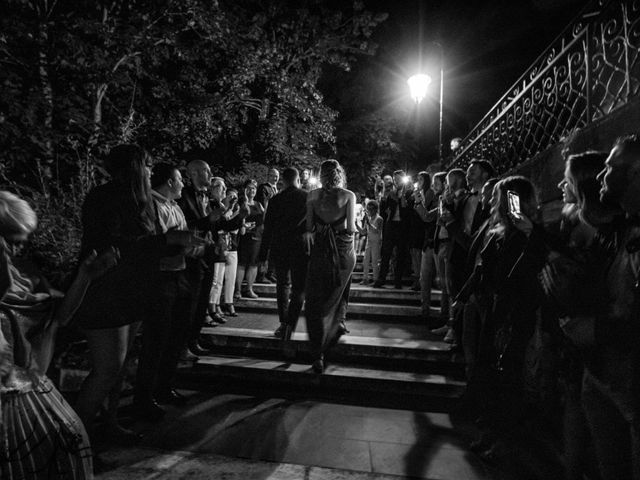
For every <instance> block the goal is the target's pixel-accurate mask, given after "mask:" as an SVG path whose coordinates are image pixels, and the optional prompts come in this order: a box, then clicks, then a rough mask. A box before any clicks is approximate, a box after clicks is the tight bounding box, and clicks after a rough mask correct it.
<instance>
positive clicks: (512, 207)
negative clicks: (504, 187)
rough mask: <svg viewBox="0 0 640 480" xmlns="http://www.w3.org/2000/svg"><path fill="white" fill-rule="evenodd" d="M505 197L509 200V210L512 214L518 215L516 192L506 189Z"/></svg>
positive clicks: (518, 200)
mask: <svg viewBox="0 0 640 480" xmlns="http://www.w3.org/2000/svg"><path fill="white" fill-rule="evenodd" d="M507 198H508V201H509V212H510V213H512V214H514V215H520V197H519V196H518V194H517V193H516V192H513V191H511V190H509V191H507Z"/></svg>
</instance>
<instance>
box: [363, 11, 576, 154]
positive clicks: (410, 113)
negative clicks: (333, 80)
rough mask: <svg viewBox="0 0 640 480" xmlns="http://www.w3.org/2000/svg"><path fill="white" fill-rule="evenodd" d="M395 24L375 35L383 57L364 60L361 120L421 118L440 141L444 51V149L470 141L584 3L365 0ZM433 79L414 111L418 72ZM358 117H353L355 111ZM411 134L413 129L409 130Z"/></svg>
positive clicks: (429, 135)
mask: <svg viewBox="0 0 640 480" xmlns="http://www.w3.org/2000/svg"><path fill="white" fill-rule="evenodd" d="M364 2H365V5H366V7H367V9H369V10H372V11H375V12H387V13H388V14H389V18H388V19H387V20H386V21H385V22H384V23H382V24H381V25H380V26H379V27H378V28H377V30H376V32H375V33H374V40H375V41H376V42H377V43H378V45H379V47H378V52H377V54H376V55H375V57H373V58H368V59H365V60H363V61H360V62H359V64H358V65H357V66H356V68H355V69H354V72H353V77H352V78H355V79H357V80H356V82H363V83H364V84H366V86H363V89H364V90H365V91H369V92H370V93H369V94H368V96H369V98H368V99H367V100H368V101H367V102H362V110H361V111H360V112H359V114H362V115H365V114H366V113H368V112H371V111H372V110H376V109H380V110H385V111H387V112H394V114H395V115H396V116H398V118H402V117H403V116H404V117H405V121H406V122H407V123H415V121H416V115H418V114H419V119H420V124H421V126H422V128H423V131H424V133H423V134H422V135H423V136H426V137H427V142H429V143H432V144H434V143H437V119H438V112H437V110H438V104H437V101H438V87H439V83H438V80H439V51H438V49H437V47H436V46H434V45H433V44H432V43H431V42H432V41H438V42H439V43H440V44H441V45H442V46H443V50H444V67H445V78H444V117H445V120H444V124H445V132H444V142H443V143H444V144H445V145H446V144H448V141H449V139H450V138H452V137H454V136H462V137H464V136H465V135H466V134H467V133H468V132H469V130H470V129H471V128H472V127H473V126H474V125H475V124H476V123H477V122H478V121H479V120H480V119H481V118H482V117H483V116H484V115H485V114H486V113H487V112H488V110H489V109H490V108H491V107H492V106H493V105H494V104H495V103H496V102H497V101H498V100H499V98H500V97H501V96H502V95H503V94H504V93H505V92H506V91H507V89H508V88H509V87H510V86H511V85H512V84H513V83H514V82H515V81H516V80H517V79H518V78H519V77H520V75H522V74H523V73H524V72H525V70H526V69H527V68H528V67H529V66H530V65H531V64H532V63H533V61H534V60H535V59H536V58H537V57H538V56H539V55H540V54H541V53H542V52H543V51H544V50H545V49H546V47H547V46H548V45H549V44H550V43H551V42H552V41H553V40H554V39H555V38H556V37H557V36H558V34H560V33H561V32H562V31H563V30H564V28H565V27H566V26H567V25H569V23H570V22H571V21H572V20H573V19H574V18H575V17H576V16H577V14H578V13H579V12H580V11H581V9H582V8H583V6H584V5H585V4H586V3H587V2H586V1H585V0H495V1H464V0H430V1H429V0H395V1H389V0H364ZM420 58H422V63H423V68H422V70H423V71H424V72H425V73H428V74H430V75H431V76H432V77H433V79H434V81H433V83H432V84H431V87H430V94H429V95H430V97H428V98H427V99H426V100H425V101H424V102H423V105H421V106H420V107H419V110H417V109H416V107H415V105H414V104H413V102H412V101H411V100H410V99H409V96H408V87H407V84H406V79H407V78H408V77H409V76H411V75H412V74H413V73H417V72H418V70H419V69H420V67H419V64H420ZM351 113H355V112H351ZM407 128H409V126H407Z"/></svg>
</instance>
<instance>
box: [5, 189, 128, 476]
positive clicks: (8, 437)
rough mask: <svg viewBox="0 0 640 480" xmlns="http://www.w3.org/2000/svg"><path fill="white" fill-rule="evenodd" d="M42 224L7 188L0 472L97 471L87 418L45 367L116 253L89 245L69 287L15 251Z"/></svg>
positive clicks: (84, 473) (77, 473)
mask: <svg viewBox="0 0 640 480" xmlns="http://www.w3.org/2000/svg"><path fill="white" fill-rule="evenodd" d="M35 228H36V214H35V212H34V211H33V210H32V209H31V207H30V206H29V205H28V204H27V202H25V201H24V200H22V199H20V198H18V197H16V196H15V195H13V194H11V193H8V192H3V191H0V408H1V416H0V478H6V479H11V480H27V479H34V480H35V479H39V478H64V479H69V480H76V479H78V480H79V479H88V478H93V471H92V461H91V448H90V446H89V439H88V437H87V434H86V433H85V430H84V427H83V425H82V422H81V421H80V419H79V418H78V416H77V415H76V413H75V412H74V411H73V410H72V409H71V407H70V406H69V404H68V403H67V402H66V401H65V400H64V398H63V397H62V395H60V393H59V392H58V390H56V388H55V387H54V386H53V384H52V383H51V381H50V380H49V379H48V378H47V377H46V375H45V372H46V371H47V369H48V368H49V363H50V362H51V356H52V353H53V343H54V336H55V333H56V331H57V328H58V326H59V325H64V324H66V323H67V322H68V321H69V320H70V319H71V317H72V316H73V314H74V313H75V311H76V309H77V308H78V306H79V305H80V302H81V301H82V298H83V296H84V295H85V293H86V291H87V288H88V286H89V284H90V283H91V281H92V280H93V279H95V278H97V277H98V276H100V275H101V274H102V273H104V272H105V271H106V270H107V269H108V268H110V267H111V266H113V265H115V263H116V262H117V254H116V252H115V250H109V251H107V252H105V254H103V255H101V256H100V257H99V258H96V254H95V252H92V253H90V254H89V255H88V256H87V259H86V260H85V261H84V262H83V263H82V264H81V265H80V268H79V269H78V274H77V276H76V278H75V279H74V281H73V283H72V284H71V286H70V288H69V289H68V291H67V293H66V294H65V295H63V294H62V292H58V291H56V290H54V289H53V288H51V286H50V285H49V284H48V282H47V281H46V279H44V278H43V277H42V276H41V275H40V274H39V273H38V272H37V271H35V270H34V269H33V268H25V266H24V265H21V264H20V262H19V261H18V260H16V259H14V258H13V256H12V254H11V252H12V249H13V248H12V246H13V245H14V244H16V243H20V242H23V241H25V240H26V239H27V237H28V235H29V234H30V233H31V232H32V231H33V230H35Z"/></svg>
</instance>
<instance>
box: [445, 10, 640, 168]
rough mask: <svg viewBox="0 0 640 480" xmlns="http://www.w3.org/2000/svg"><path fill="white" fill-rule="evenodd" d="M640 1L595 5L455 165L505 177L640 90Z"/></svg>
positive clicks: (472, 138)
mask: <svg viewBox="0 0 640 480" xmlns="http://www.w3.org/2000/svg"><path fill="white" fill-rule="evenodd" d="M639 55H640V0H634V1H631V0H629V1H625V0H596V1H593V2H592V3H590V4H589V5H588V6H587V7H586V8H585V9H584V10H583V11H582V13H581V14H580V15H579V17H578V18H577V20H575V21H574V23H573V24H572V25H570V26H569V27H567V29H565V30H564V32H563V33H562V34H560V36H559V37H558V38H556V40H555V41H554V42H553V43H552V44H551V46H550V47H549V48H548V49H547V50H546V51H545V52H544V53H543V54H542V55H541V56H540V57H538V59H537V60H536V61H535V62H534V63H533V65H532V66H531V67H530V68H529V69H528V70H527V72H526V73H525V74H524V75H522V76H521V77H520V79H519V80H518V81H517V82H516V83H515V84H514V85H513V86H512V87H511V88H510V89H509V90H508V91H507V93H506V94H505V95H504V96H503V97H502V98H501V99H500V100H499V101H498V103H497V104H496V105H495V106H494V107H493V108H492V109H491V110H490V111H489V113H488V114H487V115H485V117H484V118H483V119H482V120H481V121H480V122H479V123H478V124H477V125H476V126H475V127H474V129H473V130H472V131H471V133H469V135H468V136H467V137H466V138H465V139H464V140H463V141H462V144H461V146H460V147H459V150H458V152H459V153H458V154H457V155H456V156H455V158H454V160H453V161H452V162H451V165H450V166H464V165H466V164H467V163H468V162H469V160H471V159H473V158H486V159H489V160H491V161H492V162H494V164H495V166H496V168H497V169H498V171H500V172H506V171H509V170H512V169H513V168H514V167H516V166H517V165H519V164H521V163H522V162H524V161H526V160H528V159H530V158H532V157H534V156H535V155H536V154H538V153H540V152H542V151H544V150H545V149H547V148H549V147H551V146H553V145H555V144H556V143H557V142H559V141H561V140H562V139H563V138H564V137H565V136H567V135H568V134H570V133H571V132H573V131H575V130H577V129H581V128H584V127H585V126H587V125H589V124H590V123H592V122H594V121H595V120H598V119H599V118H602V117H604V116H605V115H608V114H609V113H611V112H613V111H614V110H616V109H618V108H620V107H621V106H623V105H625V104H626V103H628V102H629V101H630V100H631V99H632V98H633V97H636V96H638V95H639V93H640V58H639Z"/></svg>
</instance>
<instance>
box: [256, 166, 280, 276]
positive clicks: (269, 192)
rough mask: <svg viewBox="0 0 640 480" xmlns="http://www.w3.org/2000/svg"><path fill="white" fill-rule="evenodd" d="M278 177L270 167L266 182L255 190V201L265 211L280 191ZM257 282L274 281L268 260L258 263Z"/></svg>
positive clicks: (273, 272) (278, 174) (273, 274)
mask: <svg viewBox="0 0 640 480" xmlns="http://www.w3.org/2000/svg"><path fill="white" fill-rule="evenodd" d="M279 179H280V172H279V171H278V170H277V169H275V168H270V169H269V171H268V172H267V182H266V183H261V184H260V185H258V191H257V192H256V201H258V202H259V203H260V204H261V205H262V206H263V207H264V210H265V212H266V211H267V207H268V206H269V200H271V199H272V198H273V197H274V196H275V195H276V194H277V193H278V191H280V188H278V184H279V183H280V182H279ZM256 282H258V283H276V274H275V269H274V268H273V267H272V266H271V265H269V261H268V260H267V261H265V262H263V263H261V264H260V265H258V276H257V278H256Z"/></svg>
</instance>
